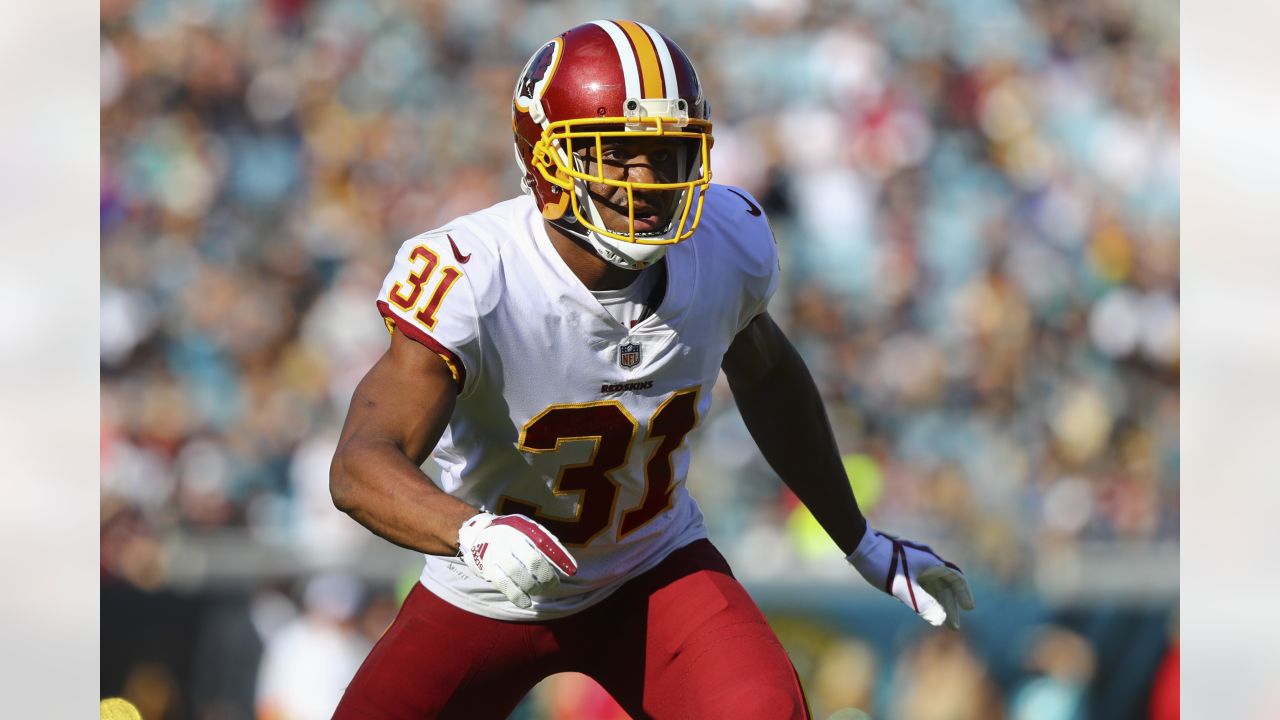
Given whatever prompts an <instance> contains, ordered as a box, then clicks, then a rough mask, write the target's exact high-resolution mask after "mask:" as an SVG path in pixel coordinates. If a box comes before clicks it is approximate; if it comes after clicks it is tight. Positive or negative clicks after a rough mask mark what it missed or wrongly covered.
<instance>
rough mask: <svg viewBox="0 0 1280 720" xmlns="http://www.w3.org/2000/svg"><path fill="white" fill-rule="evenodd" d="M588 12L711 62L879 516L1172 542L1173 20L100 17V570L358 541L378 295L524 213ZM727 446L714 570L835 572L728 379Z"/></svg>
mask: <svg viewBox="0 0 1280 720" xmlns="http://www.w3.org/2000/svg"><path fill="white" fill-rule="evenodd" d="M596 17H633V18H636V19H639V20H643V21H646V22H648V23H649V24H651V25H653V26H655V27H657V28H658V29H660V30H661V31H663V32H664V33H666V34H668V35H669V36H671V37H672V38H673V39H675V40H676V41H677V42H678V43H679V44H680V45H681V47H683V48H684V49H685V50H686V51H687V52H688V53H689V54H690V56H691V57H692V58H693V59H694V60H695V62H696V63H697V66H698V68H699V71H700V73H701V77H702V80H703V84H704V86H705V88H706V90H707V95H708V96H709V98H710V99H711V104H712V119H713V121H714V134H715V137H716V144H715V148H714V150H713V156H712V169H713V172H714V179H715V181H717V182H724V183H730V184H736V185H740V186H742V187H745V188H746V189H748V190H750V191H751V192H752V193H754V194H755V195H756V197H757V198H759V199H760V200H761V202H762V203H763V205H764V207H765V210H766V212H767V213H768V214H769V216H770V219H771V222H772V224H773V226H774V228H775V230H776V234H777V238H778V242H779V246H780V248H781V253H782V265H783V269H784V272H785V280H784V282H783V285H782V288H781V290H780V291H779V294H778V295H777V297H776V299H775V301H774V303H773V305H772V308H771V311H772V314H773V315H774V317H775V318H776V319H777V320H778V321H779V323H780V324H781V325H783V327H784V329H785V330H786V331H787V332H788V334H789V335H790V337H791V338H792V339H793V341H794V342H795V343H796V345H797V346H798V347H799V348H800V349H801V352H802V354H803V355H804V356H805V358H806V360H807V361H808V363H809V365H810V367H811V369H812V370H813V372H814V375H815V377H816V379H817V381H818V384H819V387H820V389H821V390H822V392H823V395H824V397H825V398H826V401H827V403H828V410H829V413H830V416H831V418H832V422H833V424H834V426H835V431H836V436H837V438H838V441H839V442H840V444H841V446H842V451H844V452H846V453H847V455H846V466H847V467H848V468H849V470H850V475H851V479H852V481H853V482H854V484H855V486H856V487H857V489H858V492H859V497H860V498H862V499H863V504H864V506H866V509H867V510H868V512H869V513H870V515H871V517H872V519H873V521H874V522H875V523H876V524H877V525H879V526H884V527H886V528H892V529H896V530H898V531H900V532H903V533H904V534H911V535H913V536H920V537H921V538H925V539H928V540H930V541H931V542H936V543H939V544H942V545H943V546H945V547H947V548H948V550H949V551H950V552H951V554H953V555H956V556H957V559H958V560H960V561H961V563H962V565H964V566H965V567H966V570H969V571H970V572H976V573H980V574H982V575H984V576H985V577H988V578H991V579H993V580H994V581H996V582H1000V583H1003V584H1006V585H1009V586H1016V585H1018V584H1019V583H1024V582H1025V581H1026V579H1027V578H1028V577H1029V572H1028V569H1029V567H1031V566H1032V564H1034V563H1035V562H1036V561H1037V558H1040V557H1043V556H1044V555H1045V553H1046V552H1052V551H1054V550H1055V549H1058V548H1062V547H1067V548H1070V547H1074V546H1077V545H1080V544H1083V543H1094V542H1097V543H1113V542H1114V543H1152V544H1155V543H1162V542H1166V541H1176V538H1177V534H1178V458H1179V455H1178V416H1179V410H1178V395H1179V390H1178V387H1179V336H1178V318H1179V292H1178V262H1179V260H1178V213H1179V200H1178V182H1179V180H1178V152H1179V149H1178V130H1179V127H1178V123H1179V116H1178V103H1179V86H1178V76H1179V56H1178V26H1177V13H1176V10H1171V9H1170V8H1169V7H1168V6H1167V3H1162V2H1158V1H1157V0H1078V1H1071V2H1068V1H1066V0H843V1H838V0H711V1H709V2H698V3H688V2H685V3H679V2H662V3H648V4H640V3H634V2H629V1H624V0H615V1H610V2H585V1H582V2H563V3H554V4H553V3H550V2H523V3H517V2H510V1H507V0H473V1H471V2H465V3H451V2H445V1H444V0H424V1H422V2H398V1H396V0H377V1H375V2H368V1H366V0H266V1H264V2H252V1H251V0H184V1H183V2H177V1H176V0H103V2H102V5H101V72H102V78H101V90H102V93H101V130H102V144H101V148H102V149H101V173H102V178H101V250H102V253H101V258H102V275H101V362H102V386H101V387H102V390H101V415H102V538H103V542H102V564H103V575H104V580H105V581H108V582H112V581H115V580H123V581H126V582H128V583H129V584H132V585H134V586H139V587H161V586H163V585H164V583H165V569H164V567H165V566H164V563H163V562H162V561H161V558H160V555H162V552H163V550H162V548H163V541H164V540H165V539H166V538H171V537H174V536H188V537H196V536H200V535H202V534H208V533H217V532H221V531H225V530H227V529H238V530H243V531H244V533H245V534H247V535H248V536H251V537H255V538H271V539H273V540H275V541H279V542H285V543H293V544H295V545H297V546H300V547H305V548H307V549H308V550H309V551H310V552H313V553H315V554H316V555H318V556H331V557H335V558H340V557H349V555H347V556H344V555H343V553H344V552H348V551H349V549H350V548H352V547H356V546H358V545H359V544H360V543H362V542H364V541H365V539H366V538H367V533H366V532H365V531H364V530H363V529H361V528H359V527H358V526H355V525H354V523H352V522H351V521H349V520H347V519H346V518H345V517H344V516H341V515H340V514H339V513H337V512H336V511H335V510H334V509H333V508H332V506H331V504H330V503H329V500H328V492H327V470H328V461H329V458H330V457H331V454H332V450H333V447H334V444H335V442H336V436H337V432H338V428H339V426H340V423H341V420H342V417H343V416H344V414H345V408H346V404H347V402H348V401H349V398H350V395H351V392H352V390H353V388H354V385H355V383H356V382H357V381H358V379H359V378H360V377H361V376H362V375H363V373H364V372H365V371H366V370H367V369H368V367H369V366H370V365H371V364H372V363H373V361H374V360H375V359H376V358H377V357H378V355H380V354H381V353H382V351H383V350H384V349H385V347H386V346H387V343H388V339H387V335H386V330H385V328H384V326H383V324H382V322H381V320H380V319H379V317H378V314H377V312H376V310H375V308H374V304H373V299H374V294H375V293H376V291H377V288H378V286H379V284H380V281H381V278H382V277H383V275H384V274H385V272H386V271H387V270H388V269H389V267H390V263H391V259H392V254H393V253H394V250H395V248H396V247H398V245H399V243H400V242H401V241H402V240H404V239H405V238H407V237H410V236H412V235H415V234H418V233H420V232H422V231H424V230H427V229H430V228H433V227H435V226H438V225H440V224H442V223H444V222H446V221H448V220H449V219H451V218H453V217H455V216H457V215H460V214H463V213H466V212H470V211H472V210H476V209H479V208H482V207H485V206H487V205H489V204H491V203H493V202H495V201H498V200H502V199H506V198H508V197H511V196H514V195H515V194H517V193H518V192H519V189H518V184H517V173H516V170H515V165H514V162H513V157H512V150H511V135H510V120H509V117H510V115H509V113H510V97H511V91H512V87H513V84H514V80H515V76H516V74H517V72H518V71H519V69H520V67H521V66H522V65H523V63H524V61H525V60H526V59H527V57H528V55H529V54H530V53H531V52H532V51H533V50H534V49H536V48H537V47H538V46H539V44H540V43H542V42H544V41H545V40H546V39H548V38H550V37H552V36H554V35H555V34H556V33H558V32H560V31H561V30H563V29H565V28H566V27H568V26H571V25H573V24H576V23H578V22H582V21H586V20H589V19H594V18H596ZM703 425H704V427H703V429H702V430H701V432H700V433H698V434H696V435H695V438H694V440H693V442H694V457H695V461H694V465H693V469H692V471H691V473H690V480H689V482H690V486H691V489H692V491H693V493H694V495H695V497H697V498H698V499H699V501H700V503H701V504H702V506H703V508H704V512H705V513H706V515H707V516H708V523H709V527H710V529H711V532H712V535H713V539H716V540H717V541H718V542H719V543H720V544H721V545H722V546H723V547H724V549H725V551H726V554H728V555H729V556H730V558H731V559H733V558H734V557H736V556H737V557H740V556H742V555H743V554H745V553H748V552H751V553H753V554H757V556H758V554H759V553H765V552H766V550H767V553H771V556H770V559H769V560H767V561H766V560H761V562H760V564H759V566H760V567H765V568H785V567H790V566H792V565H793V564H794V563H796V562H808V561H810V560H809V559H810V558H817V557H823V558H827V559H828V560H829V559H830V557H831V553H830V552H829V548H828V547H827V546H825V545H823V543H822V541H821V540H815V539H814V532H813V526H812V520H811V518H809V517H808V516H807V514H806V513H805V511H803V509H802V508H798V507H797V504H796V502H795V500H794V498H793V497H791V496H790V494H789V493H788V492H787V491H786V490H785V489H784V488H783V487H782V486H781V485H780V483H779V482H778V481H777V479H776V477H775V476H774V475H773V473H772V472H771V471H769V469H768V468H767V466H765V465H764V463H763V460H761V459H760V458H759V457H758V455H757V454H756V453H754V452H752V451H750V445H751V443H750V439H749V437H748V436H747V434H746V431H745V428H744V427H743V426H742V424H741V420H740V419H739V418H738V416H737V414H736V412H735V411H734V409H733V405H732V399H731V397H730V396H729V395H728V393H727V389H726V388H724V387H720V388H717V396H716V403H715V406H714V409H713V412H712V414H711V415H710V416H709V417H708V418H705V419H704V423H703ZM836 560H837V561H838V560H839V558H838V556H836ZM813 562H819V561H818V560H816V559H815V560H813ZM938 652H951V651H950V650H948V649H946V648H942V649H940V650H938ZM927 660H928V657H926V656H925V655H922V656H921V658H919V661H920V662H926V661H927ZM905 661H906V660H904V662H905ZM920 716H921V717H923V715H920Z"/></svg>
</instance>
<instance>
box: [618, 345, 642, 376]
mask: <svg viewBox="0 0 1280 720" xmlns="http://www.w3.org/2000/svg"><path fill="white" fill-rule="evenodd" d="M618 364H619V365H621V366H622V367H624V368H626V369H628V370H630V369H631V368H633V367H635V366H637V365H639V364H640V343H638V342H628V343H622V344H621V345H619V346H618Z"/></svg>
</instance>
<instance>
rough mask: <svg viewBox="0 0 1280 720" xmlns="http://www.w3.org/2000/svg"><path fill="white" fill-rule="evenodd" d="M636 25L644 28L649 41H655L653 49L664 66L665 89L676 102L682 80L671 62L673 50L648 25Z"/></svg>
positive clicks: (670, 98) (639, 23)
mask: <svg viewBox="0 0 1280 720" xmlns="http://www.w3.org/2000/svg"><path fill="white" fill-rule="evenodd" d="M636 24H637V25H639V26H640V27H642V28H644V31H645V33H647V34H648V35H649V39H650V40H652V41H653V47H654V48H655V49H657V51H658V62H660V63H661V64H662V77H663V79H664V80H663V87H664V88H666V91H667V98H668V99H669V100H674V99H676V98H678V97H680V78H679V77H677V76H676V66H675V63H674V62H672V61H671V49H670V48H668V47H667V41H666V40H663V39H662V36H661V35H659V34H658V31H657V30H654V29H653V28H651V27H649V26H648V25H645V24H644V23H642V22H638V23H636Z"/></svg>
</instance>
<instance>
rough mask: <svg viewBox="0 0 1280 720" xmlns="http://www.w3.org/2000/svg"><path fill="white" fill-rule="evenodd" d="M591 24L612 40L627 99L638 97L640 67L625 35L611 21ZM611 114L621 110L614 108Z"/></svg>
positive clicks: (597, 21)
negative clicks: (620, 68) (620, 67)
mask: <svg viewBox="0 0 1280 720" xmlns="http://www.w3.org/2000/svg"><path fill="white" fill-rule="evenodd" d="M592 24H593V25H596V26H598V27H599V28H600V29H601V30H604V31H605V32H607V33H609V38H610V39H612V40H613V47H614V49H615V50H617V51H618V62H619V63H620V64H621V65H622V79H623V82H624V84H625V85H626V86H627V97H640V66H639V64H638V63H637V62H636V54H635V52H634V51H632V49H631V43H630V42H629V41H628V40H627V34H626V33H625V32H623V30H622V28H620V27H618V24H617V23H615V22H613V21H612V20H594V21H592ZM613 112H615V113H621V112H622V108H615V109H614V110H613Z"/></svg>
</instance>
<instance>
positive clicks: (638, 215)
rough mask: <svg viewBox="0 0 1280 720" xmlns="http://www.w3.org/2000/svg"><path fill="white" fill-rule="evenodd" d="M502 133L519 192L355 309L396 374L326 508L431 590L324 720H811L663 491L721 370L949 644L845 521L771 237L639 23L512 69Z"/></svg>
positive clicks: (941, 581) (699, 109)
mask: <svg viewBox="0 0 1280 720" xmlns="http://www.w3.org/2000/svg"><path fill="white" fill-rule="evenodd" d="M512 126H513V129H514V133H515V154H516V161H517V163H518V165H519V168H520V172H521V175H522V183H523V187H524V190H525V193H524V194H523V195H522V196H520V197H517V198H515V199H512V200H508V201H506V202H502V203H498V204H497V205H494V206H493V207H490V208H487V209H484V210H480V211H479V212H476V213H473V214H471V215H466V216H464V217H460V218H458V219H456V220H454V221H452V222H450V223H449V224H448V225H446V226H444V227H441V228H439V229H436V230H431V231H429V232H426V233H423V234H422V235H419V236H418V237H415V238H412V239H410V240H408V241H407V242H405V243H404V245H403V246H401V248H400V251H399V253H397V255H396V258H395V262H394V265H393V266H392V268H391V271H390V273H389V274H388V275H387V278H386V281H385V282H384V284H383V286H382V289H381V291H380V293H379V295H378V298H377V305H378V308H379V310H380V311H381V313H382V315H383V317H384V318H385V321H386V324H387V327H388V329H389V330H390V331H391V346H390V349H389V350H388V351H387V353H386V354H385V355H384V356H383V357H382V358H381V359H379V360H378V362H377V363H376V364H375V365H374V366H373V368H372V369H371V370H370V371H369V373H368V374H367V375H366V376H365V377H364V379H363V380H362V381H361V382H360V384H359V386H358V387H357V388H356V391H355V394H354V397H353V398H352V401H351V407H350V411H349V414H348V416H347V420H346V424H345V426H344V428H343V432H342V437H341V440H340V442H339V446H338V449H337V452H336V454H335V456H334V459H333V466H332V472H331V489H332V493H333V499H334V502H335V504H336V505H337V506H338V507H339V508H341V509H342V510H344V511H345V512H347V513H348V514H350V515H351V516H352V517H353V518H355V519H356V520H358V521H359V522H360V523H362V524H363V525H365V526H366V527H367V528H369V529H370V530H371V531H373V532H374V533H376V534H377V535H379V536H381V537H383V538H386V539H387V540H389V541H391V542H394V543H396V544H398V545H402V546H404V547H407V548H412V549H414V550H417V551H419V552H422V553H424V554H425V556H426V567H425V569H424V570H423V573H422V578H421V582H420V583H419V584H417V585H416V586H415V587H414V589H413V590H412V592H411V593H410V594H409V596H408V598H407V599H406V600H405V603H404V606H403V608H402V609H401V611H400V614H399V616H398V617H397V618H396V620H395V622H394V623H393V624H392V625H391V627H390V628H389V629H388V630H387V632H386V634H385V635H384V636H383V638H382V639H381V640H380V641H379V642H378V643H377V645H376V646H375V647H374V649H373V650H372V652H371V653H370V654H369V657H368V658H367V659H366V661H365V662H364V664H363V665H362V667H361V668H360V670H359V672H358V673H357V674H356V676H355V678H354V679H353V680H352V682H351V684H350V686H349V687H348V688H347V691H346V694H345V696H344V697H343V700H342V703H341V705H340V706H339V708H338V711H337V717H340V718H423V717H458V718H490V717H492V718H498V717H505V716H506V715H507V714H508V713H509V712H510V711H511V710H512V708H514V707H515V705H516V704H517V703H518V702H519V701H520V699H521V698H522V697H523V696H524V695H525V693H526V692H527V691H528V690H529V689H530V688H531V687H533V685H534V684H536V683H537V682H538V681H539V680H541V679H542V678H544V677H546V676H547V675H550V674H552V673H557V672H565V671H576V672H581V673H585V674H586V675H589V676H590V677H592V678H594V679H595V680H597V681H598V682H599V683H600V684H601V685H603V686H604V688H605V689H607V690H608V691H609V693H610V694H612V695H613V697H614V698H616V699H617V700H618V702H619V703H620V704H621V705H622V706H623V707H624V708H625V709H626V710H627V711H628V712H629V713H631V714H632V715H633V716H635V717H655V718H666V717H697V718H714V717H733V718H755V719H762V718H801V717H808V709H807V707H806V704H805V700H804V696H803V693H802V691H801V688H800V685H799V682H798V680H797V678H796V674H795V671H794V670H793V668H792V666H791V663H790V660H789V659H788V657H787V654H786V652H785V651H784V650H783V648H782V646H781V645H780V644H779V642H778V640H777V638H776V636H775V635H774V633H773V632H772V630H771V629H770V628H769V626H768V624H767V623H766V622H765V619H764V617H763V616H762V615H761V613H760V611H759V609H758V608H757V607H756V605H755V604H754V603H753V602H752V600H751V598H750V597H749V596H748V595H747V593H746V591H745V590H744V589H743V587H742V585H740V584H739V583H738V582H737V581H736V580H735V579H734V577H733V574H732V573H731V571H730V569H729V567H728V565H727V564H726V562H725V560H724V558H723V557H722V556H721V555H720V553H719V552H718V551H717V550H716V548H715V547H714V546H712V544H711V543H710V542H709V541H708V540H707V538H706V531H705V528H704V526H703V522H702V515H701V513H700V511H699V509H698V506H697V504H696V503H695V502H694V500H693V498H691V497H690V496H689V494H688V492H687V490H686V488H685V475H686V473H687V471H688V468H689V443H688V436H689V433H691V432H693V431H694V429H695V428H697V426H698V424H699V421H700V420H701V419H702V418H703V417H705V416H706V414H707V412H708V409H709V407H710V404H711V388H712V386H713V385H714V384H715V382H716V378H717V375H718V374H719V373H720V372H721V371H722V370H723V372H724V373H725V375H726V377H727V378H728V381H729V386H730V388H731V389H732V391H733V394H734V398H735V400H736V402H737V405H738V408H739V409H740V411H741V414H742V417H743V419H744V420H745V422H746V425H747V428H748V429H749V430H750V432H751V435H752V437H753V438H754V439H755V441H756V443H757V445H758V446H759V447H760V450H761V452H762V453H763V455H764V457H765V459H766V460H767V461H768V462H769V464H770V466H771V467H772V468H773V469H774V470H775V471H776V472H777V473H778V475H779V476H780V477H781V478H782V480H783V481H784V482H786V483H787V485H788V486H789V487H790V488H791V489H792V490H793V491H794V492H795V494H796V495H797V496H798V497H799V498H800V499H801V500H802V501H803V502H804V503H805V504H806V505H807V506H808V507H809V508H810V509H811V510H812V511H813V514H814V515H815V516H816V518H817V519H818V521H819V522H820V523H821V524H822V527H823V528H824V529H825V530H826V531H827V532H828V533H829V534H830V535H831V537H832V538H833V539H834V540H835V542H836V544H837V545H839V546H840V548H841V549H842V550H843V552H845V553H846V554H847V557H848V560H849V562H850V563H851V564H852V565H853V567H854V568H855V569H856V570H857V572H859V573H860V574H861V575H862V576H863V577H864V578H866V580H867V581H869V582H871V583H872V584H874V585H875V586H876V587H878V588H880V589H881V590H883V591H885V592H887V593H889V594H891V595H893V596H894V597H896V598H898V599H899V600H901V601H902V602H904V603H906V604H907V605H908V606H910V607H911V608H912V610H914V611H915V612H917V613H919V614H920V616H921V617H923V618H924V619H925V620H926V621H928V622H929V623H931V624H933V625H942V624H946V625H949V626H951V627H957V623H958V617H957V616H958V613H959V611H960V610H961V609H970V608H972V607H973V599H972V596H971V595H970V592H969V588H968V585H967V583H966V581H965V578H964V575H963V574H961V572H960V570H959V568H957V567H956V566H955V565H953V564H951V563H949V562H947V561H945V560H943V559H942V558H941V557H939V556H938V555H937V554H935V553H934V552H933V551H932V550H930V549H929V548H928V547H926V546H924V545H919V544H916V543H912V542H908V541H905V540H900V539H898V538H895V537H893V536H891V535H886V534H883V533H880V532H877V531H876V530H873V529H871V528H870V527H868V526H867V522H866V520H865V519H864V518H863V516H862V513H861V512H860V511H859V509H858V505H857V502H856V501H855V499H854V497H853V493H852V492H851V490H850V485H849V481H848V479H847V478H846V476H845V473H844V470H843V467H842V465H841V462H840V458H839V456H838V454H837V451H836V445H835V442H834V440H833V437H832V432H831V429H830V426H829V424H828V422H827V419H826V415H825V412H824V409H823V406H822V402H821V400H820V398H819V395H818V391H817V389H816V387H815V385H814V383H813V380H812V379H811V377H810V375H809V372H808V370H807V369H806V368H805V365H804V363H803V362H802V360H801V359H800V356H799V355H798V354H797V353H796V351H795V349H794V348H793V347H792V345H791V343H790V342H789V341H788V340H787V338H786V337H785V336H784V335H783V334H782V332H781V331H780V330H779V329H778V326H777V325H776V324H775V323H774V321H773V319H772V318H770V317H769V313H768V304H769V298H770V296H771V295H772V294H773V292H774V290H775V288H776V287H777V285H778V276H779V267H778V256H777V248H776V246H775V242H774V238H773V234H772V232H771V231H770V229H769V224H768V221H767V219H766V218H765V216H764V213H763V212H762V210H761V208H760V205H759V203H758V202H756V200H755V199H753V198H752V197H751V196H750V195H749V194H748V193H747V192H745V191H744V190H741V189H739V188H733V187H727V186H722V185H715V184H712V183H711V167H710V148H711V144H712V133H711V120H710V111H709V106H708V102H707V99H706V98H705V97H703V92H702V87H701V85H700V83H699V81H698V74H697V73H696V72H695V70H694V67H693V64H692V63H691V62H690V61H689V58H688V57H687V56H686V55H685V53H684V52H683V51H681V49H680V48H679V47H678V46H677V45H676V44H675V43H674V42H672V41H671V40H670V39H669V38H667V37H665V36H664V35H662V34H661V33H659V32H657V31H656V30H654V29H653V28H651V27H649V26H647V25H644V24H641V23H638V22H631V21H600V22H592V23H587V24H584V25H579V26H577V27H574V28H572V29H570V30H568V31H566V32H564V33H563V34H562V35H560V36H559V37H556V38H554V39H553V40H551V41H550V42H548V43H546V44H545V45H543V46H542V47H541V48H539V49H538V51H537V52H536V53H534V55H533V57H532V58H531V59H530V60H529V62H528V63H527V64H526V66H525V68H524V70H523V72H522V73H521V75H520V77H519V79H518V81H517V82H516V86H515V93H514V97H513V100H512ZM428 457H430V458H431V459H432V460H434V461H435V462H436V463H437V464H438V465H439V467H440V470H441V481H440V486H439V487H437V485H435V484H433V482H432V481H431V480H430V479H429V478H428V477H427V476H426V475H425V474H424V473H423V472H422V471H421V469H420V465H421V464H422V463H423V462H425V461H426V459H427V458H428Z"/></svg>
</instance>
